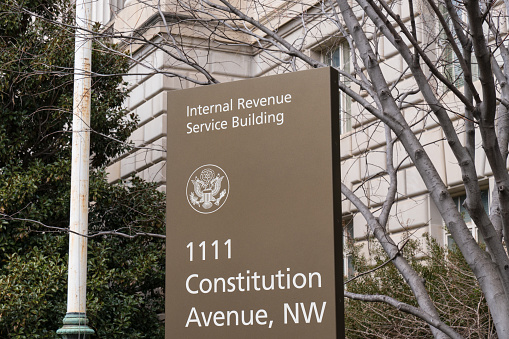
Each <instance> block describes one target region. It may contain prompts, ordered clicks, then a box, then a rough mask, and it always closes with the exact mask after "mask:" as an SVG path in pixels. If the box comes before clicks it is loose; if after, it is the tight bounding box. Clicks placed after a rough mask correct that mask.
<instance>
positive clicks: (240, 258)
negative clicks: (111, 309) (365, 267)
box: [165, 68, 344, 339]
mask: <svg viewBox="0 0 509 339" xmlns="http://www.w3.org/2000/svg"><path fill="white" fill-rule="evenodd" d="M337 81H338V76H337V73H336V72H335V71H334V70H333V69H331V68H321V69H314V70H309V71H302V72H295V73H288V74H282V75H276V76H268V77H262V78H256V79H251V80H244V81H237V82H231V83H226V84H220V85H213V86H208V87H200V88H195V89H189V90H180V91H171V92H168V119H167V120H168V137H167V140H168V156H167V159H168V161H167V186H166V192H167V243H166V258H167V259H166V291H165V294H166V338H179V339H180V338H197V339H198V338H200V339H201V338H217V339H219V338H220V339H227V338H236V339H238V338H278V339H281V338H292V339H296V338H306V339H308V338H322V339H326V338H342V337H343V336H344V323H343V281H342V279H343V278H342V277H343V269H342V262H343V261H342V226H341V197H340V176H339V94H338V88H337Z"/></svg>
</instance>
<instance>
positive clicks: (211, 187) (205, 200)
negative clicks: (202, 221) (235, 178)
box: [186, 164, 230, 214]
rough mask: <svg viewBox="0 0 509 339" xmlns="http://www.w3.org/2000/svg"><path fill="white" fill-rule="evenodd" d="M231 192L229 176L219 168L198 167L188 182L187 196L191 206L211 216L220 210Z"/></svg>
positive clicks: (209, 166)
mask: <svg viewBox="0 0 509 339" xmlns="http://www.w3.org/2000/svg"><path fill="white" fill-rule="evenodd" d="M229 191H230V182H229V181H228V176H227V175H226V173H225V172H224V171H223V169H222V168H221V167H219V166H216V165H212V164H208V165H203V166H200V167H198V168H197V169H196V170H195V171H194V172H193V173H192V174H191V176H190V177H189V180H188V181H187V188H186V196H187V201H188V202H189V205H190V206H191V207H192V208H193V209H194V210H195V211H196V212H198V213H202V214H210V213H214V212H215V211H217V210H218V209H220V208H221V207H222V206H223V205H224V203H225V202H226V199H227V198H228V193H229Z"/></svg>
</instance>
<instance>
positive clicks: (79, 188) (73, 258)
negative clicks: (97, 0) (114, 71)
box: [57, 0, 94, 339]
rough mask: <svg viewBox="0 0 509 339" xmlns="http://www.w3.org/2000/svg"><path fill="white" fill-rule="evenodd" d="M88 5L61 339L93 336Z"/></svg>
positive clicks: (83, 18) (79, 53) (82, 26)
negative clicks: (89, 300) (88, 301)
mask: <svg viewBox="0 0 509 339" xmlns="http://www.w3.org/2000/svg"><path fill="white" fill-rule="evenodd" d="M90 23H91V1H89V0H77V1H76V36H75V48H74V52H75V59H74V101H73V123H72V124H73V125H72V131H73V134H72V165H71V215H70V222H69V228H70V232H69V273H68V287H67V314H66V315H65V317H64V320H63V324H64V325H63V326H62V328H60V329H59V330H58V331H57V334H59V335H62V337H63V338H64V339H77V338H80V339H83V338H87V337H88V336H90V335H92V334H94V330H93V329H91V328H90V327H89V326H88V325H87V323H88V320H87V316H86V288H87V235H88V186H89V169H88V168H89V158H90V103H91V93H90V87H91V79H90V74H91V61H92V40H91V34H90V32H91V24H90Z"/></svg>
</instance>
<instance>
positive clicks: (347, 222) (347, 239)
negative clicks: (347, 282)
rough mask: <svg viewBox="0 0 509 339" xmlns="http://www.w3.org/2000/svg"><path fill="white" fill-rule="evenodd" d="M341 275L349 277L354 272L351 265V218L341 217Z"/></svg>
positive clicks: (352, 241) (352, 240) (352, 237)
mask: <svg viewBox="0 0 509 339" xmlns="http://www.w3.org/2000/svg"><path fill="white" fill-rule="evenodd" d="M342 224H343V275H344V276H345V277H347V278H351V277H353V276H354V274H355V270H354V267H353V256H352V247H353V244H354V242H355V240H354V236H353V218H348V217H343V220H342Z"/></svg>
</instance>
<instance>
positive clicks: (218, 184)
mask: <svg viewBox="0 0 509 339" xmlns="http://www.w3.org/2000/svg"><path fill="white" fill-rule="evenodd" d="M223 178H224V176H222V177H220V176H217V177H215V178H214V179H213V180H212V182H211V184H212V186H213V187H214V188H212V196H213V197H214V196H215V195H216V194H217V193H218V192H219V191H220V190H221V181H223Z"/></svg>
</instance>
